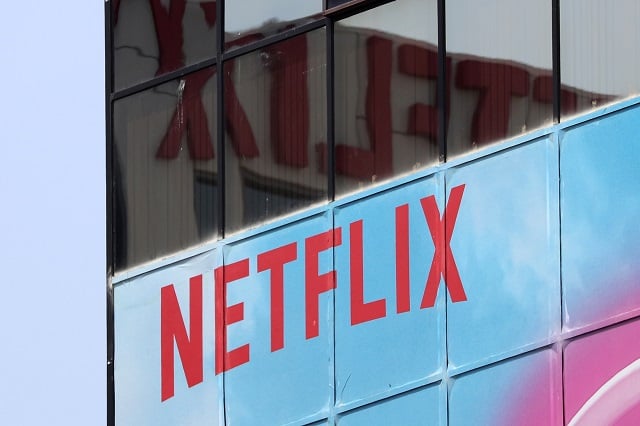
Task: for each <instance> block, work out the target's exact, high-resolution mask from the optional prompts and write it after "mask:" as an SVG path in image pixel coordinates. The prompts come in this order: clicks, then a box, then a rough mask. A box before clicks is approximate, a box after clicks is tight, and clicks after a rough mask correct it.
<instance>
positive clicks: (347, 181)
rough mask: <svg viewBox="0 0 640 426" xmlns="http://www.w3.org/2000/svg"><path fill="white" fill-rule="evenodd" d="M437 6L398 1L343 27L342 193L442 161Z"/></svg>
mask: <svg viewBox="0 0 640 426" xmlns="http://www.w3.org/2000/svg"><path fill="white" fill-rule="evenodd" d="M436 4H437V2H436V0H428V1H424V0H398V1H395V2H392V3H389V4H386V5H384V6H380V7H378V8H376V9H372V10H369V11H367V12H364V13H361V14H359V15H355V16H352V17H350V18H347V19H344V20H342V21H338V22H337V23H336V25H335V143H336V149H335V151H336V194H338V195H342V194H345V193H347V192H350V191H353V190H356V189H358V188H360V187H363V186H367V185H371V184H373V183H375V182H378V181H382V180H386V179H389V178H391V177H393V176H397V175H399V174H403V173H407V172H410V171H412V170H415V169H417V168H420V167H424V166H428V165H432V164H434V163H436V162H437V161H438V144H437V135H438V128H437V123H438V119H437V117H438V114H437V107H436V86H437V78H438V72H437V69H438V67H437V57H438V47H437V39H438V36H437V35H438V30H437V20H438V18H437V5H436Z"/></svg>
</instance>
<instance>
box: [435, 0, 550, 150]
mask: <svg viewBox="0 0 640 426" xmlns="http://www.w3.org/2000/svg"><path fill="white" fill-rule="evenodd" d="M446 15H447V23H446V28H447V58H448V60H449V61H450V63H451V69H452V74H451V78H450V79H449V80H448V82H447V84H448V90H450V91H451V100H450V105H451V106H450V116H449V128H448V132H447V153H448V155H449V157H453V156H456V155H458V154H463V153H465V152H468V151H471V150H474V149H476V148H480V147H483V146H485V145H487V144H489V143H492V142H496V141H499V140H503V139H506V138H509V137H512V136H515V135H519V134H522V133H526V132H528V131H531V130H533V129H535V128H539V127H541V126H545V125H549V124H551V123H552V122H553V96H552V86H553V85H552V76H551V69H552V44H551V22H552V19H551V18H552V16H551V1H550V0H483V1H468V0H448V1H447V13H446Z"/></svg>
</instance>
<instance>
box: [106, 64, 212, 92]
mask: <svg viewBox="0 0 640 426" xmlns="http://www.w3.org/2000/svg"><path fill="white" fill-rule="evenodd" d="M217 62H218V61H217V58H216V57H213V58H211V59H206V60H204V61H201V62H198V63H196V64H192V65H189V66H186V67H183V68H180V69H177V70H175V71H171V72H168V73H166V74H162V75H160V76H158V77H154V78H152V79H151V80H147V81H144V82H142V83H138V84H135V85H133V86H130V87H127V88H125V89H121V90H116V91H115V92H114V93H113V94H112V95H111V101H117V100H118V99H122V98H126V97H128V96H131V95H135V94H138V93H140V92H144V91H145V90H148V89H152V88H154V87H156V86H160V85H161V84H164V83H168V82H169V81H171V80H175V79H177V78H181V77H184V76H185V75H187V74H191V73H194V72H197V71H201V70H203V69H205V68H209V67H211V66H214V65H217Z"/></svg>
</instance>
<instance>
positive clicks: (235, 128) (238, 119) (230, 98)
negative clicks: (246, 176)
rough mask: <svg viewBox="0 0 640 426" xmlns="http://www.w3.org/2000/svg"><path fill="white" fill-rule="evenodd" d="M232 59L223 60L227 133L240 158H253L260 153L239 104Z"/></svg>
mask: <svg viewBox="0 0 640 426" xmlns="http://www.w3.org/2000/svg"><path fill="white" fill-rule="evenodd" d="M234 63H235V62H234V61H227V62H225V68H224V107H225V120H226V124H227V129H226V130H227V133H228V134H229V137H230V139H231V145H232V146H233V150H234V151H235V152H236V154H237V155H238V156H239V157H240V158H253V157H257V156H259V155H260V150H258V145H256V138H255V137H254V135H253V130H251V124H250V123H249V119H248V118H247V114H246V113H245V111H244V108H243V107H242V105H241V104H240V100H239V99H238V95H237V94H236V89H235V86H234V85H233V80H232V79H231V75H232V74H233V68H234Z"/></svg>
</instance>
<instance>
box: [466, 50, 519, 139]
mask: <svg viewBox="0 0 640 426" xmlns="http://www.w3.org/2000/svg"><path fill="white" fill-rule="evenodd" d="M456 85H457V86H458V87H459V88H461V89H477V90H479V91H480V98H479V100H478V106H477V107H476V110H475V112H474V114H473V124H472V130H471V137H472V140H473V141H475V142H476V143H477V144H478V145H483V144H486V143H488V142H492V141H495V140H498V139H503V138H505V137H506V136H507V131H508V128H509V114H510V111H509V110H510V106H511V97H512V96H526V95H527V94H528V93H529V73H528V72H527V71H526V70H524V69H522V68H519V67H516V66H514V65H507V64H497V63H491V62H481V61H478V60H464V61H460V63H458V70H457V75H456Z"/></svg>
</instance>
